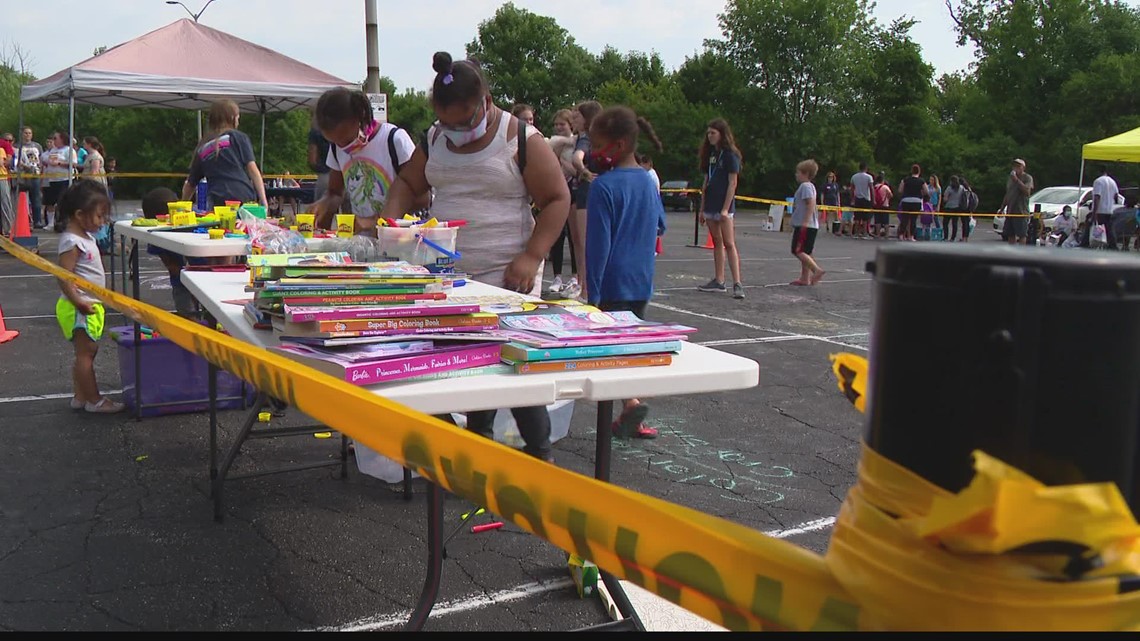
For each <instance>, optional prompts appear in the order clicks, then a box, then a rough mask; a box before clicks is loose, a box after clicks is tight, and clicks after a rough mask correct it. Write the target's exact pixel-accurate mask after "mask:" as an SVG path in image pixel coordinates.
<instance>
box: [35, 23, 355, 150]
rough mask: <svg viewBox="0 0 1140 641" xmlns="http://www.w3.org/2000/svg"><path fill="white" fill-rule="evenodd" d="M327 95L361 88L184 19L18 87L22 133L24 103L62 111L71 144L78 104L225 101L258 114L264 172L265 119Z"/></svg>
mask: <svg viewBox="0 0 1140 641" xmlns="http://www.w3.org/2000/svg"><path fill="white" fill-rule="evenodd" d="M333 87H347V88H350V89H359V88H360V86H359V84H357V83H351V82H348V81H346V80H342V79H340V78H337V77H336V76H332V75H330V74H327V73H325V72H323V71H320V70H319V69H315V68H313V67H310V66H309V65H307V64H305V63H303V62H300V61H297V60H294V59H293V58H290V57H288V56H284V55H281V54H279V53H277V52H275V51H273V50H271V49H267V48H266V47H262V46H260V45H256V44H253V43H252V42H249V41H246V40H242V39H241V38H238V37H236V36H232V35H230V34H228V33H225V32H222V31H218V30H217V29H212V28H210V27H207V26H205V25H203V24H200V23H198V22H195V21H193V20H191V19H189V18H183V19H181V20H178V21H176V22H173V23H171V24H169V25H166V26H165V27H162V28H160V29H156V30H155V31H151V32H150V33H147V34H145V35H142V36H139V37H138V38H135V39H134V40H131V41H129V42H125V43H123V44H120V45H117V46H115V47H112V48H111V49H108V50H107V51H104V52H103V53H101V54H99V55H97V56H94V57H91V58H88V59H87V60H84V61H83V62H80V63H78V64H75V65H73V66H71V67H68V68H67V69H64V70H62V71H59V72H57V73H55V74H53V75H51V76H48V77H47V78H43V79H42V80H37V81H36V82H33V83H30V84H27V85H24V86H23V87H22V88H21V90H20V127H21V129H22V128H23V119H24V116H23V103H25V102H51V103H67V105H68V109H69V116H68V123H69V124H68V129H69V135H70V137H71V138H74V137H75V105H76V104H81V105H97V106H101V107H159V108H169V109H195V110H201V109H205V108H209V106H210V104H211V103H212V102H214V101H215V100H218V99H221V98H229V99H231V100H233V101H235V102H236V103H237V104H238V106H239V107H240V108H241V110H242V111H243V112H247V113H259V114H261V160H260V163H261V165H262V166H264V164H265V114H267V113H269V112H286V111H291V110H293V109H299V108H307V107H310V106H312V105H314V104H315V103H316V101H317V98H319V97H320V95H321V94H322V93H324V92H325V91H327V90H328V89H331V88H333ZM200 126H201V125H199V127H200Z"/></svg>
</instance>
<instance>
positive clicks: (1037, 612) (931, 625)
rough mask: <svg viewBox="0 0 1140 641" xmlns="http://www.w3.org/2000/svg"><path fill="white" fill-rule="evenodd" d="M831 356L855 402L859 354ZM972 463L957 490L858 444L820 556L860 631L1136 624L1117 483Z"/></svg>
mask: <svg viewBox="0 0 1140 641" xmlns="http://www.w3.org/2000/svg"><path fill="white" fill-rule="evenodd" d="M831 360H832V368H833V371H834V372H835V374H836V377H837V378H838V379H839V387H840V390H841V391H842V392H843V393H844V395H845V396H847V398H848V399H849V400H851V401H852V403H853V404H855V405H856V406H857V407H860V409H861V410H862V406H861V403H862V400H863V399H864V397H865V392H866V383H867V372H868V366H867V360H866V359H865V358H863V357H862V356H859V355H856V354H833V355H832V357H831ZM974 469H975V475H974V478H973V480H972V481H971V483H970V485H969V486H968V487H967V488H966V489H964V490H962V491H961V492H958V493H957V494H955V493H952V492H948V491H947V490H944V489H942V488H940V487H938V486H936V485H934V484H932V483H930V482H929V481H927V480H926V479H924V478H922V477H921V476H919V475H917V474H915V473H914V472H911V471H910V470H908V469H906V468H905V467H903V466H901V465H899V464H897V463H895V462H893V461H891V460H889V459H887V458H886V457H883V456H882V455H880V454H878V453H877V452H875V451H874V450H873V449H871V448H870V447H867V446H866V445H864V447H863V452H862V456H861V458H860V461H859V479H858V482H857V483H856V485H855V486H854V487H853V488H852V489H851V491H850V492H849V493H848V495H847V498H846V500H845V501H844V503H843V506H842V508H841V509H840V513H839V517H838V518H837V520H836V524H835V531H834V532H833V534H832V538H831V541H830V543H829V544H828V551H827V556H826V559H827V565H828V568H829V569H830V570H831V571H832V573H833V574H834V576H835V577H836V579H837V580H838V581H839V582H840V583H841V584H842V585H843V586H844V587H846V588H847V589H848V591H850V592H851V594H854V595H857V601H858V602H859V604H860V605H861V606H862V607H863V615H864V618H863V619H862V624H863V625H864V626H866V628H868V629H883V630H1140V591H1138V590H1133V591H1128V589H1127V588H1126V584H1130V582H1132V581H1136V580H1138V579H1140V577H1138V576H1137V575H1140V526H1138V525H1137V523H1136V520H1135V518H1134V517H1133V515H1132V513H1131V511H1130V510H1129V508H1128V504H1127V503H1126V502H1125V501H1124V498H1123V496H1121V494H1120V490H1119V488H1117V487H1116V485H1115V484H1112V483H1088V484H1077V485H1066V486H1052V487H1047V486H1045V485H1044V484H1042V483H1040V482H1039V481H1037V480H1035V479H1033V478H1032V477H1030V476H1028V475H1027V474H1025V473H1023V472H1021V471H1019V470H1017V469H1016V468H1014V467H1012V466H1009V465H1007V464H1005V463H1003V462H1002V461H999V460H997V459H995V458H993V457H991V456H989V455H987V454H985V453H984V452H981V451H975V452H974ZM1081 562H1084V565H1081ZM1074 563H1076V564H1077V565H1074ZM1075 567H1076V568H1081V569H1082V570H1083V571H1081V572H1080V573H1076V574H1075V573H1074V568H1075Z"/></svg>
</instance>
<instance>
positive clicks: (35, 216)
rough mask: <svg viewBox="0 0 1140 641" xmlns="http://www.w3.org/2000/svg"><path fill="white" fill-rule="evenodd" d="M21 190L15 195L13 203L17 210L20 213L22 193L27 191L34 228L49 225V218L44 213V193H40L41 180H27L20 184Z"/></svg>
mask: <svg viewBox="0 0 1140 641" xmlns="http://www.w3.org/2000/svg"><path fill="white" fill-rule="evenodd" d="M19 185H20V188H19V190H18V191H17V192H16V193H15V194H14V195H13V198H12V203H13V205H14V206H15V210H16V211H19V202H20V192H21V191H25V192H27V193H28V208H29V209H30V210H31V212H30V213H31V216H32V226H33V227H43V226H44V225H46V224H47V218H45V217H44V212H43V200H42V196H43V192H41V191H40V179H39V178H25V179H24V180H23V182H21V183H19Z"/></svg>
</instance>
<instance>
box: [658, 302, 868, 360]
mask: <svg viewBox="0 0 1140 641" xmlns="http://www.w3.org/2000/svg"><path fill="white" fill-rule="evenodd" d="M649 306H650V307H656V308H657V309H664V310H666V311H670V312H677V313H678V314H689V315H692V316H696V317H698V318H704V319H707V320H714V321H720V322H722V323H729V324H732V325H738V326H740V327H747V328H748V329H754V330H756V331H758V332H767V333H769V334H779V335H780V336H786V337H793V338H794V339H798V340H815V341H822V342H824V343H830V344H832V345H839V346H840V347H847V348H849V349H858V350H863V351H867V348H866V347H863V346H862V345H853V344H851V343H844V342H841V341H838V340H835V339H834V338H831V337H828V336H812V335H811V334H799V333H796V332H785V331H783V330H779V329H770V328H767V327H760V326H759V325H753V324H751V323H745V322H744V321H738V320H736V319H735V318H725V317H723V316H713V315H711V314H702V313H701V312H694V311H692V310H688V309H682V308H680V307H674V306H672V305H666V304H664V303H654V302H650V303H649ZM844 336H847V335H846V334H844ZM757 342H761V341H757Z"/></svg>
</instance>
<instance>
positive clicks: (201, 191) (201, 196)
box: [195, 178, 210, 212]
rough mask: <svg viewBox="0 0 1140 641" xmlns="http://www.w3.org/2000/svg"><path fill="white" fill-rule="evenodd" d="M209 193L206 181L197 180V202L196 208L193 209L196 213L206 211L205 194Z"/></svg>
mask: <svg viewBox="0 0 1140 641" xmlns="http://www.w3.org/2000/svg"><path fill="white" fill-rule="evenodd" d="M209 191H210V190H209V185H208V184H207V183H206V179H205V178H203V179H202V180H199V181H198V202H197V206H196V207H195V209H197V210H198V211H201V212H204V211H207V209H208V208H207V207H206V205H207V202H206V201H207V198H208V196H207V194H208V193H209Z"/></svg>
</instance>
